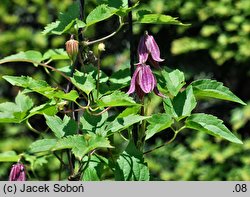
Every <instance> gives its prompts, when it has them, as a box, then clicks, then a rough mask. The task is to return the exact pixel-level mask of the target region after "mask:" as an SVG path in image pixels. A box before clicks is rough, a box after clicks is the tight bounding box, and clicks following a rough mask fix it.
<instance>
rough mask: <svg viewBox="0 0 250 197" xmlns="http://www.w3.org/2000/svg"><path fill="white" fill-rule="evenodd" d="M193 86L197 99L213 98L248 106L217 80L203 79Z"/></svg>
mask: <svg viewBox="0 0 250 197" xmlns="http://www.w3.org/2000/svg"><path fill="white" fill-rule="evenodd" d="M191 85H192V86H193V90H194V94H195V96H197V97H211V98H217V99H222V100H227V101H232V102H236V103H240V104H242V105H246V103H245V102H243V101H242V100H241V99H240V98H238V97H237V96H236V95H234V94H233V93H232V92H231V91H230V90H229V89H228V88H227V87H225V86H223V83H221V82H218V81H216V80H211V79H202V80H197V81H194V82H193V83H191Z"/></svg>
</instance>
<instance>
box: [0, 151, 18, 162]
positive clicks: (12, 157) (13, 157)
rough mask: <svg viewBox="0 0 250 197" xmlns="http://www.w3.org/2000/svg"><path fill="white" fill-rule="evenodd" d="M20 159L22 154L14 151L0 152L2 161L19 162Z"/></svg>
mask: <svg viewBox="0 0 250 197" xmlns="http://www.w3.org/2000/svg"><path fill="white" fill-rule="evenodd" d="M19 159H20V156H18V155H17V154H16V152H14V151H7V152H3V153H0V162H17V161H18V160H19Z"/></svg>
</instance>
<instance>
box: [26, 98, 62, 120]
mask: <svg viewBox="0 0 250 197" xmlns="http://www.w3.org/2000/svg"><path fill="white" fill-rule="evenodd" d="M57 112H58V109H57V106H56V103H53V102H49V103H45V104H42V105H39V106H37V107H34V108H32V109H31V110H30V113H29V115H28V118H29V117H31V116H34V115H36V114H46V115H49V116H54V115H55V114H56V113H57Z"/></svg>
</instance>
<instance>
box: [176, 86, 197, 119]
mask: <svg viewBox="0 0 250 197" xmlns="http://www.w3.org/2000/svg"><path fill="white" fill-rule="evenodd" d="M172 103H173V107H174V110H175V113H176V115H177V116H178V119H179V120H180V119H182V118H184V117H186V116H189V115H190V114H191V112H192V110H193V109H194V108H195V106H196V104H197V102H196V100H195V97H194V94H193V89H192V86H189V87H188V88H187V89H185V90H184V91H183V92H180V93H179V94H177V96H176V97H174V99H173V102H172Z"/></svg>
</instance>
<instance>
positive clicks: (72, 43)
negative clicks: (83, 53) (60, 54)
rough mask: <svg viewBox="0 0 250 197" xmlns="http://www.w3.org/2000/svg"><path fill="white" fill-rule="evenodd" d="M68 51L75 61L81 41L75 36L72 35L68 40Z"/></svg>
mask: <svg viewBox="0 0 250 197" xmlns="http://www.w3.org/2000/svg"><path fill="white" fill-rule="evenodd" d="M65 45H66V51H67V53H68V56H69V58H70V59H71V60H72V61H74V59H75V58H76V56H77V54H78V46H79V42H78V41H77V40H75V39H74V36H73V35H71V37H70V40H68V41H67V42H66V43H65Z"/></svg>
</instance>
